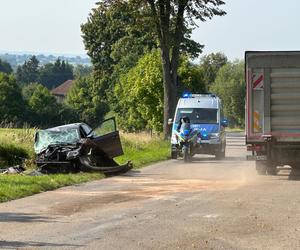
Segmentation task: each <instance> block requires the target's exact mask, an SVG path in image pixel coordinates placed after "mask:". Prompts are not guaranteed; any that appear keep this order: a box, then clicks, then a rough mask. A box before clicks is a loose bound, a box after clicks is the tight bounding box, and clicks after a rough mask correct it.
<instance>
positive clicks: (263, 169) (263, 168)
mask: <svg viewBox="0 0 300 250" xmlns="http://www.w3.org/2000/svg"><path fill="white" fill-rule="evenodd" d="M255 167H256V171H257V173H258V174H259V175H266V174H267V168H268V164H267V161H255Z"/></svg>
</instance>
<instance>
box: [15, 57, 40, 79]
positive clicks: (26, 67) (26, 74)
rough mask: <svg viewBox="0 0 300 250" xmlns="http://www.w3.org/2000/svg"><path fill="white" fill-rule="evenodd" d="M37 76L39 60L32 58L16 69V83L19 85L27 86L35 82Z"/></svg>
mask: <svg viewBox="0 0 300 250" xmlns="http://www.w3.org/2000/svg"><path fill="white" fill-rule="evenodd" d="M38 74H39V60H38V59H37V58H36V57H35V56H32V57H31V58H30V59H29V60H28V61H25V63H24V64H23V65H21V66H18V68H17V73H16V77H17V82H18V83H19V84H21V85H27V84H29V83H32V82H36V81H37V79H38Z"/></svg>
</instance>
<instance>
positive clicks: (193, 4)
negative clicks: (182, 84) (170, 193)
mask: <svg viewBox="0 0 300 250" xmlns="http://www.w3.org/2000/svg"><path fill="white" fill-rule="evenodd" d="M145 1H146V2H147V3H148V5H149V6H150V8H151V16H152V21H153V23H154V24H155V26H156V35H157V38H158V40H159V47H160V50H161V58H162V64H163V79H164V134H165V137H168V136H169V135H170V132H171V128H170V126H168V118H169V117H173V116H174V113H175V107H176V100H177V96H176V94H177V88H178V82H177V79H178V73H177V69H178V65H179V57H180V48H181V45H182V42H183V39H184V37H185V33H186V31H187V30H188V29H187V27H190V28H191V27H195V26H196V23H195V19H196V20H200V21H206V20H207V19H211V18H212V17H213V16H215V15H218V16H222V15H225V14H226V13H225V11H223V10H221V9H220V8H219V6H220V5H223V4H224V2H223V1H222V0H176V1H175V0H145Z"/></svg>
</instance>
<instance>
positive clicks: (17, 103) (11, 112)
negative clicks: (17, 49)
mask: <svg viewBox="0 0 300 250" xmlns="http://www.w3.org/2000/svg"><path fill="white" fill-rule="evenodd" d="M25 109H26V105H25V103H24V101H23V98H22V95H21V89H20V88H19V86H18V85H17V83H16V79H15V78H14V77H13V76H12V75H7V74H4V73H0V117H1V123H3V122H5V123H9V122H12V123H15V124H18V123H21V122H22V121H23V119H24V111H26V110H25Z"/></svg>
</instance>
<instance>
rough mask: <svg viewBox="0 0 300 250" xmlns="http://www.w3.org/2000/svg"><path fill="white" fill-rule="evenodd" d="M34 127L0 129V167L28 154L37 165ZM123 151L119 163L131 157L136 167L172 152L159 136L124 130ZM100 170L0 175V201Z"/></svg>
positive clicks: (79, 179)
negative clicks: (34, 147) (34, 174)
mask: <svg viewBox="0 0 300 250" xmlns="http://www.w3.org/2000/svg"><path fill="white" fill-rule="evenodd" d="M34 131H35V130H34V129H31V128H24V129H0V168H1V167H7V166H12V165H16V164H18V163H20V161H21V159H24V158H26V159H27V160H26V161H25V165H26V167H27V168H28V169H29V170H32V169H34V168H35V165H34V163H33V160H34V157H35V155H34V150H33V143H34ZM121 141H122V145H123V149H124V155H123V156H120V157H117V158H116V159H115V160H116V161H117V162H118V163H124V162H127V161H129V160H131V161H132V162H133V165H134V168H140V167H143V166H146V165H147V164H150V163H153V162H157V161H161V160H166V159H168V158H169V155H170V151H169V149H170V144H169V142H168V141H163V140H162V139H161V138H159V137H150V136H149V135H147V134H124V133H122V134H121ZM103 177H104V176H103V175H102V174H100V173H78V174H53V175H44V176H27V175H23V174H22V175H20V174H16V175H0V202H4V201H8V200H12V199H16V198H21V197H24V196H28V195H32V194H36V193H40V192H44V191H47V190H52V189H56V188H59V187H62V186H67V185H73V184H77V183H82V182H86V181H91V180H96V179H100V178H103Z"/></svg>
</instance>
